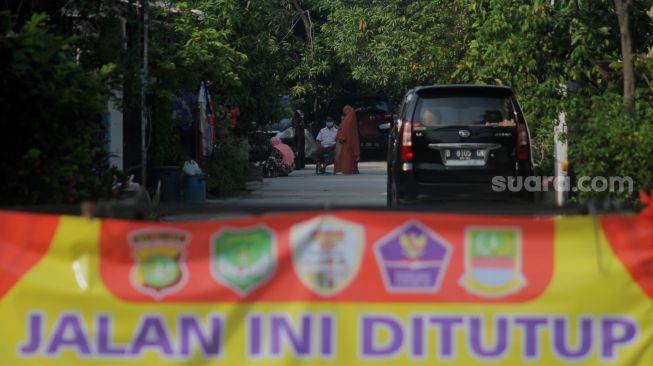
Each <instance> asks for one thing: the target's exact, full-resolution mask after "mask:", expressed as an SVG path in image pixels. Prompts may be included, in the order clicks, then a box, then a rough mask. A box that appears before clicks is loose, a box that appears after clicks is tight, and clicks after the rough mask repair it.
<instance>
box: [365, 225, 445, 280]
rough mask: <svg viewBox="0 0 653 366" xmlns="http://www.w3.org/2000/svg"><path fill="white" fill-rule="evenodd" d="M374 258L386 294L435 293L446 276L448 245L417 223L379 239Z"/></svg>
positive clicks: (403, 226) (400, 228)
mask: <svg viewBox="0 0 653 366" xmlns="http://www.w3.org/2000/svg"><path fill="white" fill-rule="evenodd" d="M374 251H375V253H376V259H377V262H378V264H379V268H380V270H381V275H382V277H383V283H384V284H385V288H386V289H387V290H388V292H404V293H433V292H437V291H438V289H439V288H440V284H441V283H442V280H443V278H444V276H445V274H446V271H447V265H448V264H449V257H450V256H451V251H452V248H451V245H450V244H449V243H448V242H447V241H446V240H444V239H443V238H442V237H440V236H439V235H438V234H436V233H435V232H433V231H432V230H430V229H429V228H427V227H425V226H424V225H422V224H421V223H419V222H417V221H412V222H408V223H406V224H404V225H402V226H401V227H399V228H398V229H396V230H394V231H393V232H392V233H390V234H389V235H387V236H386V237H384V238H383V239H381V240H379V241H378V242H377V243H376V244H375V246H374Z"/></svg>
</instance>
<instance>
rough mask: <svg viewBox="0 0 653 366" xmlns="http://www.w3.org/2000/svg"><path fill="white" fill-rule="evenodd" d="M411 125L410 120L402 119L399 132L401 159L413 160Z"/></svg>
mask: <svg viewBox="0 0 653 366" xmlns="http://www.w3.org/2000/svg"><path fill="white" fill-rule="evenodd" d="M412 134H413V126H412V123H411V122H410V121H404V123H403V128H402V132H401V161H412V160H413V139H412Z"/></svg>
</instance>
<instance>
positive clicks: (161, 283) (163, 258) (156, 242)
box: [128, 228, 190, 300]
mask: <svg viewBox="0 0 653 366" xmlns="http://www.w3.org/2000/svg"><path fill="white" fill-rule="evenodd" d="M128 240H129V245H130V247H131V249H132V258H133V259H134V264H133V265H132V269H131V273H130V281H131V283H132V286H134V288H136V289H137V290H138V291H140V292H143V293H145V294H148V295H151V296H152V297H153V298H155V299H157V300H158V299H161V298H163V297H164V296H166V295H169V294H171V293H174V292H177V291H178V290H180V289H181V288H183V286H184V285H185V284H186V281H187V280H188V269H187V268H186V264H185V263H184V256H185V254H186V245H187V244H188V242H189V241H190V233H187V232H185V231H181V230H176V229H166V228H147V229H142V230H137V231H134V232H131V233H130V234H129V236H128Z"/></svg>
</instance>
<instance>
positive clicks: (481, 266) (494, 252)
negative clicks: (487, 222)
mask: <svg viewBox="0 0 653 366" xmlns="http://www.w3.org/2000/svg"><path fill="white" fill-rule="evenodd" d="M460 283H461V285H462V286H463V287H464V288H465V289H466V290H467V291H468V292H470V293H472V294H475V295H478V296H482V297H502V296H506V295H510V294H513V293H515V292H517V291H519V290H520V289H521V288H523V287H524V286H525V285H526V279H525V278H524V276H523V274H522V238H521V229H519V228H501V227H468V228H467V229H466V230H465V273H464V275H463V277H462V278H461V280H460Z"/></svg>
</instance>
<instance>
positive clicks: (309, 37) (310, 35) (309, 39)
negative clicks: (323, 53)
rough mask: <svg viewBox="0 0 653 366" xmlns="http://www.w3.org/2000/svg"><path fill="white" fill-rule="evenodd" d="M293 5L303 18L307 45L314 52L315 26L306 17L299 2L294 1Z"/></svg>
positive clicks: (297, 0)
mask: <svg viewBox="0 0 653 366" xmlns="http://www.w3.org/2000/svg"><path fill="white" fill-rule="evenodd" d="M292 4H293V6H294V7H295V10H296V11H297V14H299V16H300V17H301V18H302V23H304V29H305V30H306V44H307V45H308V49H309V50H311V51H313V24H311V20H310V19H308V17H307V16H306V12H305V11H304V9H302V6H301V5H300V4H299V0H292Z"/></svg>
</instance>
